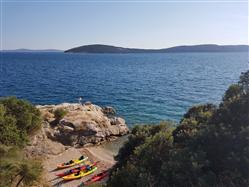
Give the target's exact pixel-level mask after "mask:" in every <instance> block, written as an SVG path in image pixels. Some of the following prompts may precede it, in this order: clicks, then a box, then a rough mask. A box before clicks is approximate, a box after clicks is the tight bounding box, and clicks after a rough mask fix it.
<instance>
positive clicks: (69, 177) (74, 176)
mask: <svg viewBox="0 0 249 187" xmlns="http://www.w3.org/2000/svg"><path fill="white" fill-rule="evenodd" d="M97 169H98V168H97V167H92V168H91V170H84V171H80V172H77V173H73V174H70V175H67V176H64V177H62V178H63V179H64V180H74V179H79V178H81V177H84V176H87V175H90V174H92V173H93V172H95V171H96V170H97Z"/></svg>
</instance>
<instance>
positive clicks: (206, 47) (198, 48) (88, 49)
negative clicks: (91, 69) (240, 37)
mask: <svg viewBox="0 0 249 187" xmlns="http://www.w3.org/2000/svg"><path fill="white" fill-rule="evenodd" d="M248 51H249V46H248V45H216V44H203V45H182V46H176V47H170V48H164V49H137V48H125V47H116V46H112V45H102V44H93V45H84V46H80V47H75V48H72V49H68V50H66V51H64V52H65V53H114V54H125V53H189V52H248Z"/></svg>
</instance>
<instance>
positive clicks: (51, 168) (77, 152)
mask: <svg viewBox="0 0 249 187" xmlns="http://www.w3.org/2000/svg"><path fill="white" fill-rule="evenodd" d="M81 155H84V156H87V157H88V158H89V159H88V160H90V161H92V162H95V161H99V163H98V164H97V167H98V170H97V171H96V172H95V173H93V174H91V175H89V176H86V177H83V178H81V179H76V180H73V181H69V182H65V181H63V180H62V179H61V178H58V177H57V176H56V175H55V174H57V173H61V172H63V171H66V170H68V169H62V170H56V166H57V164H58V163H62V162H67V161H69V160H71V159H77V158H79V157H80V156H81ZM114 163H115V161H114V159H113V153H112V152H111V151H108V150H106V149H104V148H102V147H100V146H98V147H89V148H80V149H76V148H70V149H68V150H66V151H64V152H63V153H61V154H59V155H56V156H49V158H48V159H46V160H45V161H44V168H45V171H46V173H45V176H46V179H47V181H48V182H49V183H50V184H51V186H54V187H57V186H62V187H74V186H75V187H76V186H78V185H79V184H80V183H81V182H83V181H86V180H87V179H89V178H90V177H92V176H93V175H96V174H97V173H100V172H101V171H103V170H106V169H109V168H111V167H112V166H113V165H114ZM71 168H73V167H71ZM71 168H70V169H71Z"/></svg>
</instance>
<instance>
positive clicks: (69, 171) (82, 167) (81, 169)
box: [56, 162, 98, 177]
mask: <svg viewBox="0 0 249 187" xmlns="http://www.w3.org/2000/svg"><path fill="white" fill-rule="evenodd" d="M97 163H98V162H94V163H92V164H86V165H84V166H80V167H77V168H73V169H70V170H67V171H65V172H63V173H59V174H56V176H58V177H64V176H66V175H70V174H73V173H77V172H79V171H83V170H85V169H86V167H87V166H96V165H97Z"/></svg>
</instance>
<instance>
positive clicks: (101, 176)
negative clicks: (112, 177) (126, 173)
mask: <svg viewBox="0 0 249 187" xmlns="http://www.w3.org/2000/svg"><path fill="white" fill-rule="evenodd" d="M108 175H109V171H108V170H106V171H103V172H101V173H99V174H97V175H94V176H93V177H92V178H90V179H89V180H87V181H85V182H82V183H81V184H80V185H79V186H78V187H82V186H86V185H89V184H91V183H94V182H97V181H101V180H102V179H104V178H106V177H107V176H108Z"/></svg>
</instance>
